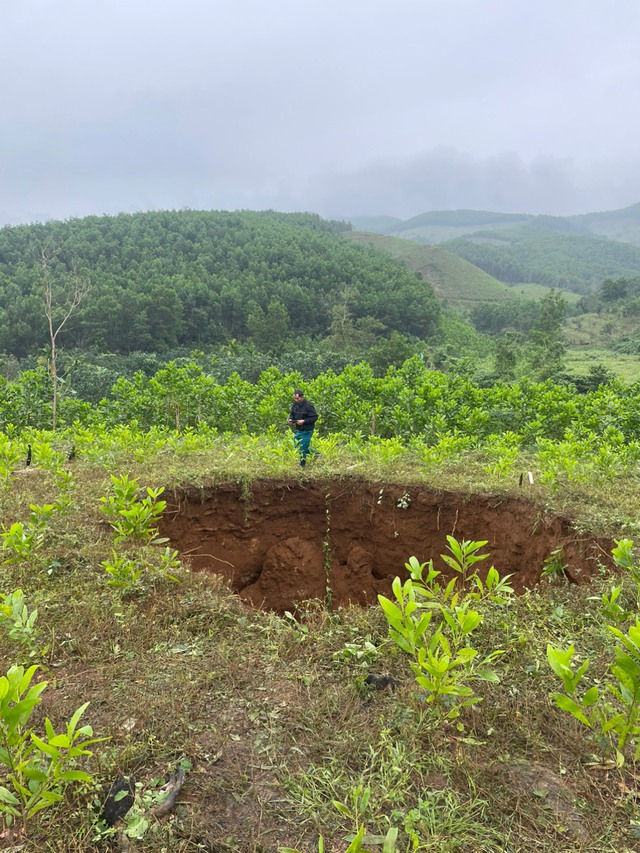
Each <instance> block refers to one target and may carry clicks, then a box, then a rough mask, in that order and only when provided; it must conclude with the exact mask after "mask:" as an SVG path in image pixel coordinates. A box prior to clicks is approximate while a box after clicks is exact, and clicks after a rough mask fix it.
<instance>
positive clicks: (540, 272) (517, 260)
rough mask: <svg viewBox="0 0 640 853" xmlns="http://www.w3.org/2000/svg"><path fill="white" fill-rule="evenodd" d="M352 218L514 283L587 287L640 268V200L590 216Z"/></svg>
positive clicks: (456, 213) (458, 213) (362, 226)
mask: <svg viewBox="0 0 640 853" xmlns="http://www.w3.org/2000/svg"><path fill="white" fill-rule="evenodd" d="M352 222H353V224H354V226H355V227H356V228H358V229H359V230H369V231H373V232H376V233H383V234H386V235H390V236H396V237H402V238H404V239H406V240H412V241H416V242H418V243H426V244H431V245H441V246H443V247H445V248H446V249H448V250H449V251H450V252H452V253H454V254H456V255H458V256H459V257H461V258H464V259H465V260H467V261H469V262H470V263H472V264H474V265H475V266H477V267H479V268H480V269H482V270H484V271H485V272H487V273H489V274H490V275H492V276H494V277H495V278H497V279H499V280H500V281H503V282H506V283H508V284H516V283H523V282H525V283H531V282H535V283H537V284H542V285H546V286H548V287H556V288H562V289H566V290H574V291H576V292H578V293H588V292H590V291H593V290H595V289H597V287H599V285H600V284H601V283H602V282H603V281H604V280H605V279H607V278H618V277H627V276H634V275H637V273H638V272H639V271H640V204H636V205H633V206H631V207H628V208H625V209H624V210H615V211H608V212H604V213H590V214H586V215H584V216H564V217H563V216H533V215H530V214H509V213H495V212H492V211H482V210H444V211H432V212H429V213H423V214H421V215H419V216H415V217H413V218H412V219H407V220H404V221H402V220H397V219H393V218H391V217H376V218H367V217H358V218H354V219H352Z"/></svg>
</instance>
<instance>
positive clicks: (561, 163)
mask: <svg viewBox="0 0 640 853" xmlns="http://www.w3.org/2000/svg"><path fill="white" fill-rule="evenodd" d="M639 167H640V160H639V161H637V162H625V163H622V162H615V163H614V162H606V161H600V162H595V163H591V164H579V163H577V162H576V161H575V160H573V159H572V158H560V157H538V158H536V159H534V160H532V161H531V162H528V163H527V162H525V161H524V160H523V159H522V158H521V157H519V156H518V155H516V154H513V153H504V154H499V155H495V156H491V157H486V158H478V157H473V156H472V155H470V154H466V153H464V152H462V151H459V150H457V149H455V148H450V147H440V148H435V149H433V150H431V151H428V152H425V153H424V154H422V155H420V156H416V157H414V158H411V159H406V160H403V161H399V160H397V161H391V160H387V161H378V162H376V163H370V164H369V165H367V166H364V167H363V168H362V169H359V170H357V171H352V172H342V173H335V174H328V175H323V176H317V177H315V178H314V179H313V180H311V181H310V182H309V185H308V186H307V188H306V191H305V194H304V196H303V197H301V198H300V201H301V202H302V201H303V199H304V200H305V201H306V202H307V206H308V207H310V208H311V209H314V210H319V211H320V212H322V213H324V214H325V215H342V216H354V215H358V214H359V215H372V216H373V215H379V214H387V215H392V216H399V217H403V218H406V217H410V216H415V215H417V214H419V213H423V212H425V211H428V210H452V209H458V208H470V209H476V210H497V211H501V212H509V213H545V214H554V215H569V214H574V213H587V212H590V211H595V210H611V209H616V208H620V207H626V206H628V205H630V204H634V203H636V202H638V201H640V168H639Z"/></svg>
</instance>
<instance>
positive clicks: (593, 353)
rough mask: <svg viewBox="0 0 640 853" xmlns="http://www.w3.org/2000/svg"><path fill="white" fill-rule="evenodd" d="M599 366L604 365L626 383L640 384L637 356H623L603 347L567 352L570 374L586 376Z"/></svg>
mask: <svg viewBox="0 0 640 853" xmlns="http://www.w3.org/2000/svg"><path fill="white" fill-rule="evenodd" d="M597 364H602V365H604V367H606V368H607V370H611V371H613V373H615V375H616V376H617V377H619V378H620V379H622V380H623V381H624V382H640V358H639V357H638V356H637V355H622V354H619V353H615V352H613V351H612V350H608V349H604V348H603V347H584V348H578V347H570V348H569V349H568V350H567V354H566V356H565V365H566V369H567V372H568V373H569V374H572V375H584V374H586V373H588V371H589V368H590V367H593V366H595V365H597Z"/></svg>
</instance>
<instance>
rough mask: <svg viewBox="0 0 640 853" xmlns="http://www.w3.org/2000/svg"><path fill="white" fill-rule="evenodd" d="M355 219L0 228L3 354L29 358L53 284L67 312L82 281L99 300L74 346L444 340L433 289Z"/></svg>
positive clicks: (163, 216)
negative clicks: (356, 233) (348, 236)
mask: <svg viewBox="0 0 640 853" xmlns="http://www.w3.org/2000/svg"><path fill="white" fill-rule="evenodd" d="M349 227H350V226H348V225H347V224H345V223H339V222H335V221H333V222H328V221H325V220H323V219H321V218H320V217H318V216H315V215H312V214H283V213H276V212H264V213H255V212H249V211H244V212H236V213H229V212H206V211H191V210H183V211H172V212H168V211H167V212H154V213H139V214H133V215H129V214H120V215H118V216H114V217H107V216H103V217H96V216H91V217H87V218H84V219H74V220H70V221H66V222H48V223H46V224H34V225H28V226H21V227H12V228H3V229H1V230H0V351H4V352H5V353H10V354H12V355H14V356H16V357H18V358H22V357H25V356H27V355H29V354H31V353H33V352H35V351H37V350H40V349H41V348H42V347H43V346H44V345H46V343H47V342H48V332H47V324H46V317H45V314H44V311H43V296H42V293H43V278H44V277H45V276H47V275H48V276H49V278H50V281H51V284H52V288H53V290H54V310H57V312H58V315H59V316H62V314H63V313H64V306H65V304H66V301H65V300H66V299H67V298H68V295H69V292H70V291H71V290H72V289H73V288H74V286H75V283H76V282H77V281H79V280H81V281H83V282H84V283H85V284H86V285H88V288H89V289H88V293H87V296H86V297H85V298H84V299H83V301H82V303H81V304H80V306H79V307H78V309H77V311H75V313H74V315H73V317H72V318H71V320H70V322H68V323H67V324H66V326H65V328H64V329H63V331H62V333H61V336H60V343H61V344H63V345H64V346H65V347H67V348H79V349H82V350H89V349H95V350H97V351H101V352H112V353H129V352H133V351H142V352H145V351H147V352H164V351H168V350H171V349H174V348H177V347H203V348H204V347H208V346H212V345H216V344H222V343H225V342H228V341H234V340H235V341H241V342H244V341H251V342H252V343H253V344H254V345H255V347H256V348H257V349H258V350H261V351H269V350H274V349H278V348H281V347H282V346H283V345H284V346H287V347H289V348H298V349H304V348H305V346H306V344H307V342H308V341H309V340H314V339H322V338H327V337H329V338H331V341H330V343H331V344H332V345H333V348H334V349H335V348H337V349H339V348H340V344H342V345H343V348H344V347H345V346H347V345H348V343H349V341H350V340H351V339H352V338H353V337H354V336H356V337H357V336H358V335H359V336H360V337H361V338H363V339H366V340H380V339H382V340H383V339H385V338H389V337H390V336H391V335H392V333H393V332H396V333H397V334H402V335H404V336H406V335H411V336H415V337H416V338H418V339H422V340H424V339H428V338H430V337H431V336H433V335H435V334H437V332H438V330H439V323H440V306H439V303H438V301H437V299H436V298H435V296H434V294H433V291H432V289H431V287H430V286H429V284H428V283H427V282H426V281H425V280H424V279H423V278H421V277H417V276H416V275H415V274H413V273H411V272H410V271H409V270H408V269H407V268H406V267H405V266H404V265H402V264H400V263H397V262H396V261H394V260H392V259H391V258H389V257H388V256H387V255H385V254H383V253H381V252H378V251H375V250H374V249H372V248H370V247H362V246H356V245H353V244H352V243H349V242H347V241H345V240H343V239H342V238H341V236H340V234H341V232H342V231H344V230H345V229H347V228H349Z"/></svg>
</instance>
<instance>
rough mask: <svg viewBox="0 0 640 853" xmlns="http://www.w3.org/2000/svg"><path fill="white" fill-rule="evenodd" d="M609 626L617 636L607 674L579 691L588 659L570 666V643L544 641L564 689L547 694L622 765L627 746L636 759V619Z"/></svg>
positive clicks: (639, 711) (639, 668)
mask: <svg viewBox="0 0 640 853" xmlns="http://www.w3.org/2000/svg"><path fill="white" fill-rule="evenodd" d="M608 629H609V631H611V633H612V634H613V635H614V637H615V638H616V640H617V643H616V645H615V647H614V650H613V651H614V661H613V662H612V663H611V664H610V665H609V672H610V674H611V677H610V678H609V680H607V681H606V682H605V684H604V686H598V685H597V684H595V685H592V686H591V687H588V688H587V689H586V690H584V692H581V690H582V689H583V682H584V680H585V675H586V672H587V670H588V668H589V663H590V661H589V659H588V658H587V659H586V660H584V661H583V662H582V664H580V666H578V667H574V666H573V657H574V654H575V648H574V646H573V645H571V646H569V647H568V648H567V649H558V648H554V647H553V646H552V645H551V644H549V645H548V646H547V660H548V661H549V666H550V667H551V669H552V670H553V671H554V672H555V674H556V675H557V676H558V678H560V679H561V680H562V683H563V686H564V692H563V693H551V694H550V696H551V699H552V700H553V701H554V703H555V704H556V706H557V707H558V708H560V709H561V710H562V711H566V712H567V713H569V714H571V715H572V716H573V717H575V719H576V720H578V722H580V723H582V725H584V726H586V727H587V728H589V729H592V730H593V731H594V732H595V733H596V735H597V737H598V739H599V742H600V745H601V747H602V748H603V749H612V750H613V751H614V753H615V757H616V764H617V765H618V766H622V764H623V763H624V760H625V756H624V752H625V748H626V747H627V746H628V745H631V746H633V747H634V754H633V760H634V761H637V760H638V758H640V619H636V622H635V625H631V626H630V628H629V630H628V631H627V633H626V634H625V633H623V632H622V631H621V630H620V629H619V628H617V627H616V626H614V625H609V626H608Z"/></svg>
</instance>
